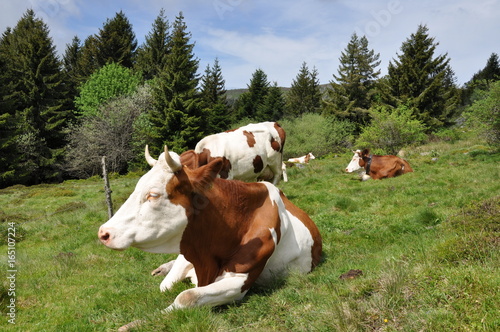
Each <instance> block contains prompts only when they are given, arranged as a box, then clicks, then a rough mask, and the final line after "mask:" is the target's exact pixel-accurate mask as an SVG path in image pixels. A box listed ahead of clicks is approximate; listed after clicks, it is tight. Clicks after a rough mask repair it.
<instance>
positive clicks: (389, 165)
mask: <svg viewBox="0 0 500 332" xmlns="http://www.w3.org/2000/svg"><path fill="white" fill-rule="evenodd" d="M353 152H354V156H353V157H352V160H351V162H350V163H349V165H347V168H346V169H345V171H346V172H348V173H352V172H355V171H359V170H364V173H363V174H362V177H361V179H362V180H363V181H366V180H368V179H370V178H371V179H374V180H377V179H384V178H392V177H395V176H398V175H402V174H405V173H409V172H413V169H412V168H411V166H410V164H409V163H408V162H407V161H406V160H404V159H401V158H399V157H397V156H393V155H386V156H378V155H371V154H370V150H369V149H364V150H363V151H361V150H356V151H353Z"/></svg>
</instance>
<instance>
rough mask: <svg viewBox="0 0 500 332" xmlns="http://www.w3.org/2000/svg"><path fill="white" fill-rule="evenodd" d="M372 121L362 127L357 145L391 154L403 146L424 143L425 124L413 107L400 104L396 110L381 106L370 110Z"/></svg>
mask: <svg viewBox="0 0 500 332" xmlns="http://www.w3.org/2000/svg"><path fill="white" fill-rule="evenodd" d="M370 113H371V116H372V122H371V124H370V125H369V126H367V127H365V128H363V129H362V132H361V135H359V137H358V139H357V141H356V146H358V147H359V148H361V147H363V148H372V149H379V150H382V151H384V152H385V153H389V154H397V153H398V151H399V150H401V148H403V147H404V146H407V145H412V144H421V143H423V142H424V141H425V140H426V138H427V136H426V135H425V125H424V124H423V123H422V122H420V121H419V120H417V119H415V118H414V116H413V111H412V109H410V108H408V107H406V106H400V107H398V108H396V109H394V110H389V109H387V108H386V107H383V106H380V107H377V108H374V109H372V110H371V111H370Z"/></svg>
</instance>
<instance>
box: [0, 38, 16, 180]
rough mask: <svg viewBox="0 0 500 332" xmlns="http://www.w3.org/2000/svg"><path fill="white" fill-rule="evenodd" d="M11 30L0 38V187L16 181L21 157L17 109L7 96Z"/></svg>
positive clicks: (9, 87) (9, 83)
mask: <svg viewBox="0 0 500 332" xmlns="http://www.w3.org/2000/svg"><path fill="white" fill-rule="evenodd" d="M11 32H12V31H11V30H10V28H7V30H6V31H5V33H4V34H3V35H2V39H0V188H3V187H5V186H7V185H10V184H14V183H15V175H16V172H15V170H16V165H17V162H18V159H19V157H20V156H19V155H18V154H17V153H16V151H17V150H18V149H17V144H16V138H17V129H16V121H15V120H16V119H15V109H14V107H13V105H12V100H10V101H9V100H8V99H7V98H6V97H7V95H8V94H9V90H10V89H11V86H10V85H11V82H10V77H11V76H10V75H9V73H8V66H7V62H8V58H7V55H8V53H9V48H10V39H9V38H10V35H11Z"/></svg>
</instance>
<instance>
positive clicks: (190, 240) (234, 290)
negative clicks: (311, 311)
mask: <svg viewBox="0 0 500 332" xmlns="http://www.w3.org/2000/svg"><path fill="white" fill-rule="evenodd" d="M147 159H148V163H150V164H152V168H151V169H150V170H149V172H148V173H146V174H145V175H144V176H142V177H141V178H140V180H139V182H138V183H137V186H136V188H135V190H134V192H133V193H132V194H131V195H130V197H129V198H128V199H127V201H126V202H125V203H124V204H123V205H122V206H121V207H120V209H119V210H118V211H117V212H116V214H115V215H114V216H113V217H112V218H111V219H109V220H108V221H107V222H106V223H105V224H103V225H102V226H101V227H100V229H99V232H98V236H99V239H100V241H101V242H102V243H103V244H104V245H106V246H107V247H109V248H111V249H116V250H123V249H126V248H128V247H131V246H132V247H136V248H139V249H141V250H144V251H147V252H153V253H180V254H181V255H179V257H178V258H177V259H176V260H175V262H174V263H170V264H171V265H172V264H173V265H172V266H169V267H168V268H167V270H168V269H170V272H169V273H168V275H167V276H166V277H165V280H163V282H162V286H161V288H162V291H164V290H166V289H170V288H171V287H172V285H173V284H174V283H175V282H176V281H178V280H182V279H184V278H186V277H192V281H193V282H194V283H195V284H196V287H194V288H191V289H188V290H185V291H183V292H181V293H180V294H179V295H178V296H177V297H176V299H175V301H174V303H173V304H171V305H170V306H169V307H168V308H167V311H170V310H173V309H177V308H185V307H193V306H201V305H208V306H216V305H221V304H226V303H231V302H233V301H236V300H240V299H242V298H243V297H244V295H245V294H246V293H247V291H248V289H249V288H250V287H251V286H252V285H253V284H254V283H256V282H257V283H265V282H266V281H270V280H272V279H273V278H276V277H277V276H279V275H283V274H286V273H287V272H288V271H290V270H294V271H299V272H302V273H308V272H310V271H311V270H312V269H313V268H314V267H315V266H317V265H318V263H319V262H320V258H321V252H322V240H321V235H320V233H319V230H318V228H317V227H316V225H315V224H314V222H313V221H312V220H311V219H310V218H309V216H308V215H307V214H306V213H305V212H304V211H302V210H301V209H299V208H298V207H296V206H295V205H293V204H292V203H291V202H290V201H289V200H288V199H287V198H286V197H285V196H284V195H283V193H281V192H280V190H279V189H278V188H276V187H275V186H274V185H272V184H271V183H268V182H258V183H245V182H241V181H237V180H224V179H220V178H218V177H217V174H218V173H219V171H220V170H221V168H222V167H223V160H222V158H217V159H215V160H213V161H211V162H210V163H208V164H207V165H205V166H202V167H199V168H196V169H190V168H189V167H187V166H185V165H182V164H181V159H180V157H179V156H178V155H177V154H175V153H173V152H168V150H167V148H166V147H165V152H164V153H162V154H161V155H160V158H159V159H158V160H154V159H153V158H152V157H151V156H149V157H148V158H147ZM131 324H132V325H129V326H135V325H134V324H135V322H134V323H131ZM124 328H126V327H124Z"/></svg>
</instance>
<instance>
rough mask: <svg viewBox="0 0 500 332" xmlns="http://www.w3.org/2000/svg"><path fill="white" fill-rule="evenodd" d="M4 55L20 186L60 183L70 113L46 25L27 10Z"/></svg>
mask: <svg viewBox="0 0 500 332" xmlns="http://www.w3.org/2000/svg"><path fill="white" fill-rule="evenodd" d="M8 40H9V45H8V46H6V47H5V49H3V51H4V52H5V53H4V56H5V57H4V59H5V61H6V62H5V66H6V71H7V75H8V80H9V82H10V84H9V87H8V91H7V94H6V96H5V97H4V101H5V102H7V103H9V105H12V107H13V109H14V110H15V116H16V123H17V127H18V129H19V133H18V136H17V146H18V153H19V154H20V160H19V163H18V165H17V166H18V167H17V169H16V171H17V176H18V179H19V181H20V182H21V183H40V182H42V181H48V180H54V179H58V178H59V177H60V175H61V171H62V170H61V168H60V162H61V160H62V153H63V148H64V145H65V141H64V133H63V130H64V128H65V126H66V121H67V119H68V118H70V117H71V111H69V110H66V109H64V107H63V106H64V105H65V104H67V100H66V96H65V86H66V84H65V82H63V75H62V72H61V64H60V62H59V60H58V58H57V55H56V51H55V47H54V46H53V43H52V39H51V38H50V37H49V29H48V27H47V25H46V24H45V23H44V22H43V21H42V20H41V19H38V18H36V17H35V13H34V12H33V10H31V9H30V10H27V11H26V13H25V14H24V15H23V17H22V18H21V19H20V20H19V21H18V23H17V25H16V27H15V28H14V29H13V30H12V33H11V34H10V35H9V37H8Z"/></svg>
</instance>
